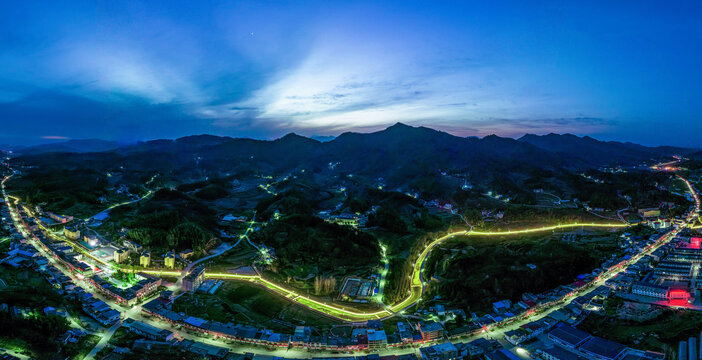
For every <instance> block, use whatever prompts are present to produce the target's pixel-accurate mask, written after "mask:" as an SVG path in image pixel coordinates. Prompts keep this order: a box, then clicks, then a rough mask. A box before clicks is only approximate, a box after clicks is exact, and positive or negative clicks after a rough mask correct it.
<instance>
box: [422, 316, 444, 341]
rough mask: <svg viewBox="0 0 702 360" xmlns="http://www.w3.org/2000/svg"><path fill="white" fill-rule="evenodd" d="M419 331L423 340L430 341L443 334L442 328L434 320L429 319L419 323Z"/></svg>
mask: <svg viewBox="0 0 702 360" xmlns="http://www.w3.org/2000/svg"><path fill="white" fill-rule="evenodd" d="M419 332H420V333H421V334H422V339H423V340H424V341H431V340H435V339H439V338H442V337H443V336H444V328H443V327H442V326H441V324H439V323H438V322H436V321H430V322H426V323H422V324H420V325H419Z"/></svg>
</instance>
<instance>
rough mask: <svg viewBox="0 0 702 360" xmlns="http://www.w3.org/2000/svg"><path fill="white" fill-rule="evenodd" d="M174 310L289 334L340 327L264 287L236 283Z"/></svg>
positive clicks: (189, 297) (182, 300) (186, 299)
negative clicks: (296, 328)
mask: <svg viewBox="0 0 702 360" xmlns="http://www.w3.org/2000/svg"><path fill="white" fill-rule="evenodd" d="M173 310H174V311H178V312H181V311H182V312H185V313H186V314H188V315H192V316H196V317H200V318H203V319H209V320H217V321H222V322H228V321H232V322H236V323H243V324H250V325H254V326H262V327H266V328H268V329H274V330H277V331H284V332H287V333H290V332H291V330H292V327H293V326H295V325H301V324H307V323H311V324H313V325H315V326H319V327H322V328H324V327H328V326H331V325H334V324H338V323H339V322H338V321H335V320H333V319H330V318H327V317H324V316H322V315H320V314H319V313H317V312H314V311H312V310H309V309H307V308H304V307H301V306H299V305H296V304H294V303H292V302H290V301H288V300H287V299H284V298H282V297H280V296H279V295H276V294H272V293H270V292H268V291H266V290H265V289H263V288H261V287H258V286H256V285H252V284H247V283H243V282H236V281H228V282H226V283H225V284H224V285H223V286H222V287H221V288H220V290H219V291H218V292H217V293H216V294H215V295H204V294H188V295H184V296H182V297H180V298H179V299H178V300H177V301H176V303H175V304H174V306H173Z"/></svg>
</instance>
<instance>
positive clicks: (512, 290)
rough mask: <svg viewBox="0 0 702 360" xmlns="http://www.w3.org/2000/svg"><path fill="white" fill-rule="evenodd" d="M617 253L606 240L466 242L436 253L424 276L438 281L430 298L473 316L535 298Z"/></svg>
mask: <svg viewBox="0 0 702 360" xmlns="http://www.w3.org/2000/svg"><path fill="white" fill-rule="evenodd" d="M617 249H618V247H617V243H616V240H615V239H614V237H613V236H611V235H604V236H603V237H602V238H599V239H597V240H596V241H594V242H590V241H588V242H582V243H579V242H578V243H564V242H561V241H560V238H559V236H547V237H546V238H543V237H512V238H507V237H506V238H501V239H495V238H476V237H471V238H465V239H463V241H460V242H459V241H454V242H451V243H447V244H445V245H441V246H440V247H437V248H435V249H434V251H433V252H432V253H431V255H430V256H429V258H428V259H427V262H426V264H425V272H424V276H425V278H426V279H429V278H430V277H432V276H435V277H437V278H440V279H441V281H439V282H435V283H434V282H432V283H431V285H430V288H429V291H430V293H434V294H439V295H441V298H442V299H444V300H447V301H450V302H452V303H454V304H456V305H459V306H461V307H468V308H469V309H472V311H475V310H483V311H484V310H486V309H489V306H490V304H491V303H492V302H494V301H497V300H501V299H510V300H513V301H516V300H519V299H520V297H521V295H522V294H523V293H525V292H532V293H540V292H543V291H546V290H550V289H553V288H556V287H558V286H559V285H564V284H568V283H570V282H572V281H573V280H574V278H575V276H577V275H578V274H582V273H587V272H590V271H592V270H593V269H594V268H596V267H597V266H599V264H600V262H601V261H602V260H603V259H604V258H608V257H609V256H610V255H611V254H613V253H615V252H616V251H617ZM527 264H533V265H536V268H535V269H530V268H529V267H527Z"/></svg>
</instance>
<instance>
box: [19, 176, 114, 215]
mask: <svg viewBox="0 0 702 360" xmlns="http://www.w3.org/2000/svg"><path fill="white" fill-rule="evenodd" d="M11 186H12V188H13V190H14V189H16V190H19V191H20V193H21V195H22V196H23V197H24V199H26V201H27V202H29V203H31V204H37V205H41V206H42V207H43V208H44V209H46V210H49V211H53V212H56V213H58V214H63V213H65V214H69V215H77V216H82V215H94V212H96V211H99V210H100V209H101V208H102V207H104V205H102V204H101V202H100V201H99V198H100V197H101V196H103V195H105V194H106V193H107V187H108V183H107V179H106V177H105V175H104V174H101V173H97V172H96V171H94V170H90V169H76V170H74V171H60V172H59V171H32V172H29V173H28V174H26V175H23V176H22V177H20V178H17V179H16V180H15V179H13V180H12V183H11Z"/></svg>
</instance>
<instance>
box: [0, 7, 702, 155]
mask: <svg viewBox="0 0 702 360" xmlns="http://www.w3.org/2000/svg"><path fill="white" fill-rule="evenodd" d="M457 3H458V2H446V3H442V2H438V1H422V2H419V1H406V0H405V1H374V2H370V1H369V2H336V1H320V2H312V1H296V2H289V3H285V2H268V1H247V2H207V1H188V2H177V1H164V2H158V1H143V2H133V1H85V2H79V1H52V2H49V1H46V2H42V1H3V2H2V3H0V125H1V127H0V143H15V144H17V143H37V142H40V141H42V140H44V141H46V139H63V138H74V139H75V138H102V139H111V140H120V141H133V140H144V139H153V138H174V137H179V136H185V135H192V134H202V133H210V134H217V135H229V136H236V137H254V138H276V137H279V136H281V135H283V134H285V133H288V132H296V133H298V134H302V135H308V136H309V135H338V134H340V133H342V132H344V131H361V132H367V131H374V130H378V129H382V128H384V127H387V126H389V125H392V124H393V123H395V122H398V121H399V122H403V123H406V124H409V125H424V126H429V127H433V128H437V129H441V130H445V131H448V132H451V133H453V134H456V135H461V136H468V135H477V136H484V135H488V134H492V133H495V134H498V135H503V136H512V137H515V136H521V135H522V134H524V133H527V132H528V133H537V134H544V133H550V132H556V133H564V132H572V133H576V134H579V135H591V136H594V137H597V138H600V139H605V140H625V141H634V142H638V143H643V144H647V145H659V144H670V145H682V146H698V147H699V146H700V144H701V143H700V141H699V138H700V135H702V119H700V114H701V113H702V2H700V1H659V2H647V1H611V0H610V1H602V2H592V1H568V2H566V1H554V2H547V1H513V2H511V1H471V2H468V1H465V2H462V3H461V4H457Z"/></svg>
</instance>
